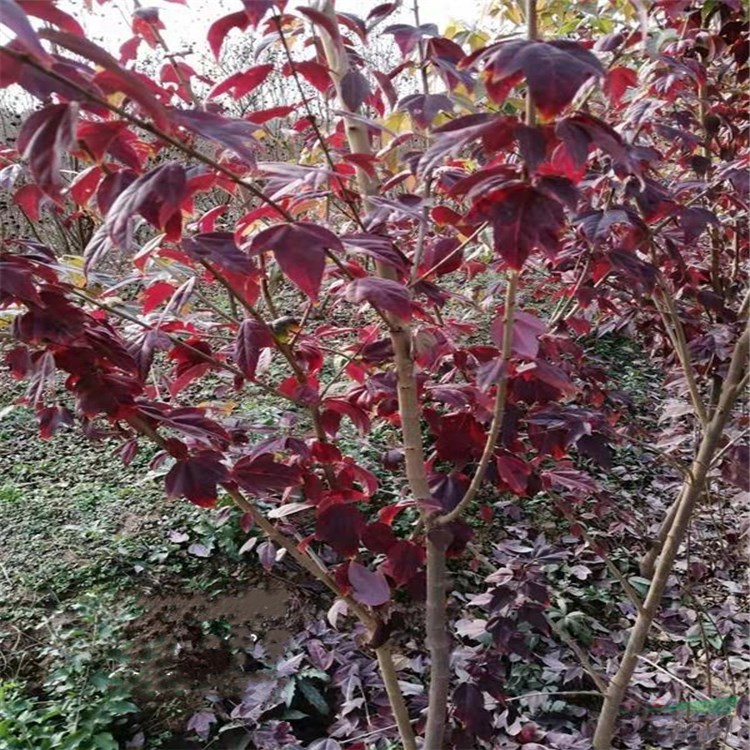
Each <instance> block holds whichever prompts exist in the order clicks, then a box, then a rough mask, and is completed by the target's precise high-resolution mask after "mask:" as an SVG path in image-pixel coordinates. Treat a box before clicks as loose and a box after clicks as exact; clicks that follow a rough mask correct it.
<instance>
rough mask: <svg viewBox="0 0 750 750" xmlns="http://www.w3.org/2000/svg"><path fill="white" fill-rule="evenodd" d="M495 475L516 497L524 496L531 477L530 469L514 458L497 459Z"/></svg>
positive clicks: (506, 456)
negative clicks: (496, 474)
mask: <svg viewBox="0 0 750 750" xmlns="http://www.w3.org/2000/svg"><path fill="white" fill-rule="evenodd" d="M496 465H497V473H498V474H499V475H500V479H502V480H503V482H504V483H505V484H507V485H508V488H509V489H510V491H511V492H513V493H514V494H516V495H525V494H526V485H527V483H528V480H529V477H530V476H531V467H530V466H529V465H528V464H527V463H526V462H525V461H522V460H521V459H520V458H517V457H516V456H510V455H503V456H498V457H497V463H496Z"/></svg>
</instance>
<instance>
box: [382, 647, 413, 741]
mask: <svg viewBox="0 0 750 750" xmlns="http://www.w3.org/2000/svg"><path fill="white" fill-rule="evenodd" d="M375 654H376V655H377V657H378V668H379V670H380V676H381V677H382V678H383V684H384V685H385V691H386V693H387V694H388V700H389V702H390V704H391V708H392V709H393V715H394V717H395V719H396V726H397V727H398V733H399V735H400V736H401V737H409V736H413V735H414V730H413V729H412V726H411V720H410V719H409V711H408V709H407V708H406V703H405V702H404V698H403V695H402V694H401V688H400V687H399V684H398V673H397V672H396V667H395V665H394V663H393V654H392V653H391V646H390V644H389V643H387V642H386V643H384V644H383V645H382V646H380V647H378V648H376V649H375Z"/></svg>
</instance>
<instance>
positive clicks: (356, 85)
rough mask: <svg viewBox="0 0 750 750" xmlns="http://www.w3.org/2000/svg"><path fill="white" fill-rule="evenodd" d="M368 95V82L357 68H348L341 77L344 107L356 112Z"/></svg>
mask: <svg viewBox="0 0 750 750" xmlns="http://www.w3.org/2000/svg"><path fill="white" fill-rule="evenodd" d="M369 95H370V84H369V83H368V82H367V79H366V78H365V77H364V76H363V75H362V73H360V72H359V71H358V70H354V69H353V68H351V69H349V71H348V72H347V73H346V75H345V76H344V77H343V78H342V79H341V99H342V101H343V102H344V104H345V105H346V108H347V109H348V110H350V111H352V112H356V111H357V110H358V109H359V108H360V106H361V105H362V103H363V102H364V101H365V99H367V97H368V96H369Z"/></svg>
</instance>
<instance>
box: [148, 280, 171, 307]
mask: <svg viewBox="0 0 750 750" xmlns="http://www.w3.org/2000/svg"><path fill="white" fill-rule="evenodd" d="M174 293H175V287H174V286H172V284H170V283H169V282H168V281H157V282H155V283H153V284H151V285H150V286H149V287H148V288H147V289H146V290H145V291H144V292H143V294H142V295H141V299H142V301H143V312H144V314H147V313H150V312H151V311H153V310H155V309H156V308H157V307H159V305H161V304H162V303H163V302H166V301H167V300H168V299H170V298H171V296H172V295H173V294H174Z"/></svg>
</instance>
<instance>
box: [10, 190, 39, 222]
mask: <svg viewBox="0 0 750 750" xmlns="http://www.w3.org/2000/svg"><path fill="white" fill-rule="evenodd" d="M42 198H44V193H43V192H42V191H41V190H40V189H39V188H38V187H37V186H36V185H24V186H23V187H22V188H19V189H18V190H16V192H15V194H14V195H13V203H15V204H16V205H17V206H20V207H21V209H22V210H23V212H24V213H25V214H26V215H27V216H28V217H29V218H30V219H31V220H32V221H39V202H40V201H41V200H42Z"/></svg>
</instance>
